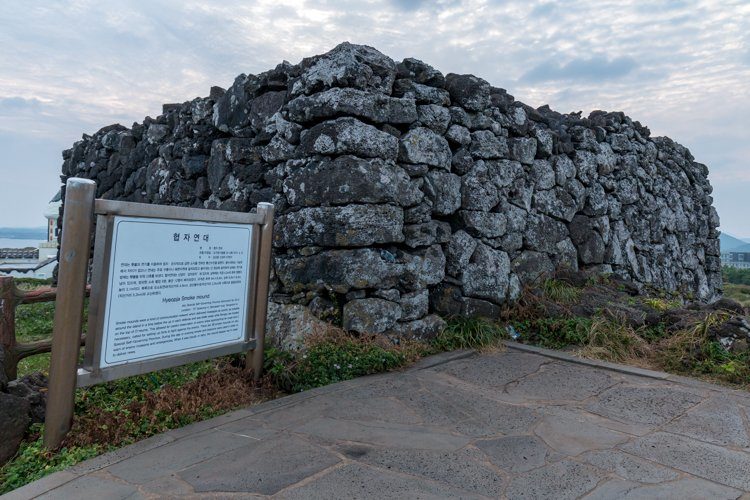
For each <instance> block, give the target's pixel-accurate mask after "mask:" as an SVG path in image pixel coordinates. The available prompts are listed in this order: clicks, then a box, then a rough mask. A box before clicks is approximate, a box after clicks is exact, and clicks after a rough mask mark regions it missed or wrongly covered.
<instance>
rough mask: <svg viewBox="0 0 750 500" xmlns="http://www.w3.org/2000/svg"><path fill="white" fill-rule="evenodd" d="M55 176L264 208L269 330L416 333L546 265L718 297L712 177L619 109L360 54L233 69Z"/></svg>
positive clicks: (504, 293) (81, 149)
mask: <svg viewBox="0 0 750 500" xmlns="http://www.w3.org/2000/svg"><path fill="white" fill-rule="evenodd" d="M63 157H64V164H63V180H65V179H66V178H67V177H70V176H78V177H86V178H90V179H94V180H96V181H97V183H98V196H100V197H102V198H108V199H120V200H128V201H136V202H144V203H157V204H174V205H181V206H190V207H206V208H211V209H221V210H237V211H247V210H251V209H253V208H254V206H255V205H256V203H257V202H259V201H270V202H273V203H274V204H275V206H276V210H277V214H278V217H277V224H276V228H275V256H274V272H273V276H272V293H271V306H270V318H271V328H272V331H273V330H274V329H276V330H277V331H278V332H283V333H284V334H289V333H290V330H293V332H291V333H294V334H300V332H304V331H305V329H307V330H309V329H311V328H313V327H314V326H315V322H317V321H318V318H320V319H323V320H330V321H334V322H340V323H341V324H342V325H343V326H344V327H345V328H346V329H348V330H353V331H358V332H375V333H384V334H387V335H391V336H393V337H406V336H409V337H412V336H416V337H427V336H430V335H434V334H435V332H436V331H438V330H439V329H440V327H441V326H442V320H441V319H440V318H439V317H438V316H437V314H441V315H445V314H467V315H474V314H481V315H489V316H492V315H493V314H495V313H497V311H498V306H499V305H501V304H503V303H504V302H506V301H512V300H514V299H515V298H516V297H518V295H519V293H520V292H521V289H522V286H523V285H524V284H528V283H532V282H534V281H535V280H539V279H542V278H543V277H544V276H548V275H550V274H552V273H554V272H555V270H557V269H562V268H565V269H572V270H577V269H579V268H580V269H582V270H590V271H592V272H599V273H613V274H614V275H617V276H619V277H621V278H624V279H627V280H632V281H633V282H635V283H636V284H638V285H639V286H653V287H657V288H661V289H666V290H669V291H677V292H681V293H684V294H688V295H690V296H692V297H695V298H698V299H701V300H711V299H713V298H714V297H715V296H716V295H717V293H718V292H720V289H721V275H720V260H719V241H718V239H717V238H718V232H717V230H716V228H717V226H718V223H719V221H718V216H717V214H716V211H715V210H714V208H713V207H712V198H711V196H710V193H711V186H710V185H709V182H708V180H707V174H708V169H707V168H706V166H705V165H702V164H700V163H696V162H695V161H694V159H693V156H692V155H691V154H690V152H689V151H688V150H687V149H686V148H685V147H683V146H681V145H679V144H677V143H675V142H674V141H672V140H671V139H668V138H665V137H656V138H654V137H650V133H649V130H648V128H646V127H644V126H642V125H641V124H640V123H638V122H634V121H632V120H631V119H630V118H628V117H627V116H625V115H624V114H623V113H607V112H604V111H594V112H592V113H591V114H590V115H589V116H588V118H583V117H581V115H580V113H574V114H560V113H557V112H554V111H552V110H551V109H549V107H548V106H543V107H541V108H538V109H534V108H531V107H530V106H527V105H525V104H523V103H521V102H519V101H516V100H515V99H514V98H513V96H511V95H509V94H508V93H507V92H506V91H505V90H503V89H500V88H496V87H493V86H491V85H490V84H489V83H488V82H486V81H485V80H483V79H481V78H478V77H476V76H472V75H458V74H448V75H445V76H444V75H442V74H441V73H440V72H439V71H437V70H435V69H434V68H432V67H431V66H429V65H428V64H425V63H423V62H421V61H418V60H416V59H405V60H403V61H402V62H400V63H396V62H394V61H393V60H391V59H390V58H389V57H387V56H385V55H383V54H381V53H380V52H378V51H377V50H375V49H374V48H371V47H367V46H360V45H353V44H350V43H342V44H341V45H339V46H337V47H336V48H335V49H333V50H332V51H330V52H328V53H326V54H323V55H319V56H315V57H311V58H308V59H304V60H303V61H302V62H300V63H299V64H296V65H292V64H289V63H287V62H284V63H282V64H280V65H279V66H277V67H276V68H275V69H273V70H270V71H268V72H265V73H262V74H260V75H244V74H242V75H240V76H238V77H237V79H236V80H235V81H234V83H233V84H232V86H231V87H230V88H229V89H228V90H226V91H225V90H223V89H220V88H218V87H214V88H212V89H211V93H210V95H209V96H208V97H205V98H197V99H194V100H192V101H190V102H186V103H184V104H170V105H165V106H164V110H163V114H162V115H160V116H158V117H157V118H150V117H148V118H146V119H145V120H144V121H143V123H135V124H133V126H132V127H131V128H130V129H128V128H125V127H123V126H121V125H112V126H109V127H105V128H103V129H101V130H100V131H99V132H97V133H96V134H94V135H93V136H87V135H84V137H83V140H81V141H79V142H77V143H75V144H74V146H73V147H72V148H71V149H69V150H67V151H65V152H64V153H63Z"/></svg>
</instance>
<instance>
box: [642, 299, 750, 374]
mask: <svg viewBox="0 0 750 500" xmlns="http://www.w3.org/2000/svg"><path fill="white" fill-rule="evenodd" d="M727 317H728V315H727V314H726V313H720V312H719V313H711V314H709V315H708V316H706V318H705V319H704V320H703V321H701V322H699V323H698V324H696V325H695V326H693V327H692V328H687V329H684V330H681V331H679V332H676V333H675V334H673V335H671V336H669V337H667V338H665V339H663V340H662V341H661V342H660V343H658V344H657V346H656V348H657V350H658V353H659V357H658V361H659V362H660V364H661V366H662V367H663V368H664V369H665V370H667V371H671V372H676V373H683V374H686V375H696V376H709V377H711V378H717V379H719V380H721V381H724V382H730V383H733V384H742V385H747V386H750V354H749V353H748V352H742V353H733V352H729V351H728V350H727V349H726V348H724V346H723V345H721V343H719V342H717V341H715V340H713V339H712V338H711V336H710V335H709V331H710V329H711V327H714V326H717V325H719V324H720V323H722V322H723V321H725V320H726V319H727Z"/></svg>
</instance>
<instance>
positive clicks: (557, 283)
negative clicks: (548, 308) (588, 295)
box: [542, 279, 581, 304]
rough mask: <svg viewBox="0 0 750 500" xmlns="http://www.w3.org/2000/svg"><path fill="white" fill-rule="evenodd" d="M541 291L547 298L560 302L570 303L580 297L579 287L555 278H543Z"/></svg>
mask: <svg viewBox="0 0 750 500" xmlns="http://www.w3.org/2000/svg"><path fill="white" fill-rule="evenodd" d="M542 292H544V296H545V297H546V298H547V299H549V300H551V301H553V302H558V303H560V304H572V303H573V302H576V301H578V299H580V297H581V290H580V289H579V288H576V287H574V286H573V285H571V284H569V283H566V282H565V281H561V280H557V279H548V280H545V281H544V283H543V284H542Z"/></svg>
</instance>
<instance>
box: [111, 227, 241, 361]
mask: <svg viewBox="0 0 750 500" xmlns="http://www.w3.org/2000/svg"><path fill="white" fill-rule="evenodd" d="M252 231H253V226H252V225H247V224H244V225H243V224H221V223H210V222H196V221H178V220H168V219H144V218H139V217H115V218H114V220H113V229H112V233H113V234H112V245H111V249H110V258H109V273H108V274H109V283H108V290H107V294H106V302H105V305H104V323H103V330H102V342H101V355H100V362H99V366H100V367H109V366H116V365H120V364H125V363H132V362H136V361H145V360H148V359H155V358H159V357H162V356H168V355H175V354H180V353H188V352H193V351H199V350H203V349H207V348H211V347H216V346H220V345H225V344H231V343H237V342H243V341H244V339H245V328H246V325H247V314H248V280H249V279H250V266H249V263H250V242H251V241H252Z"/></svg>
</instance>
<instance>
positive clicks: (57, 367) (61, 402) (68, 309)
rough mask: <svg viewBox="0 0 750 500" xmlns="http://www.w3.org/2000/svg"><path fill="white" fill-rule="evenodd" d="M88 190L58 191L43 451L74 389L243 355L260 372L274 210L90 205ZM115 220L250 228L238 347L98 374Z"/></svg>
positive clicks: (55, 438)
mask: <svg viewBox="0 0 750 500" xmlns="http://www.w3.org/2000/svg"><path fill="white" fill-rule="evenodd" d="M95 190H96V184H95V183H94V182H93V181H90V180H87V179H78V178H71V179H69V180H68V182H67V184H66V195H65V211H64V212H63V233H62V242H61V248H60V262H59V274H58V276H59V277H58V298H57V306H56V310H55V326H54V332H53V340H52V358H51V361H50V382H49V395H48V400H47V414H46V419H45V431H44V444H45V446H46V447H47V448H49V449H54V448H57V447H58V446H59V445H60V444H61V443H62V440H63V438H64V437H65V434H66V433H67V432H68V430H69V429H70V425H71V423H72V417H73V402H74V401H73V400H74V395H75V388H76V386H78V387H84V386H88V385H93V384H97V383H101V382H107V381H110V380H115V379H118V378H122V377H127V376H131V375H138V374H142V373H147V372H150V371H155V370H161V369H164V368H171V367H175V366H179V365H183V364H187V363H192V362H195V361H201V360H205V359H210V358H214V357H218V356H224V355H228V354H235V353H239V352H247V353H248V354H247V358H246V359H247V363H246V365H247V367H248V369H251V370H253V376H254V378H255V379H256V380H258V379H259V378H260V375H261V372H262V368H263V341H264V336H265V323H266V312H267V311H266V309H267V305H268V285H269V275H270V269H271V247H272V238H273V215H274V206H273V204H271V203H259V204H258V206H257V210H256V212H255V213H240V212H225V211H217V210H206V209H199V208H187V207H175V206H164V205H149V204H143V203H131V202H122V201H113V200H94V192H95ZM94 216H96V234H95V239H94V257H93V262H92V269H91V299H90V303H89V315H88V334H87V336H86V344H85V350H84V358H83V363H82V366H81V367H77V366H76V365H77V364H78V363H77V362H78V355H79V347H78V346H79V345H80V332H81V326H82V321H83V290H84V288H85V285H86V276H87V272H88V267H89V252H90V235H91V232H92V224H93V219H94ZM116 217H118V218H119V217H129V218H135V219H134V220H137V219H143V220H144V221H146V220H149V219H166V220H168V221H175V222H176V223H177V222H180V221H184V222H188V223H194V222H205V223H208V224H209V225H213V224H216V225H221V224H222V223H224V224H232V225H234V226H235V227H236V225H247V226H250V227H252V230H251V233H250V237H249V239H250V245H249V252H248V262H247V273H248V275H247V293H246V295H245V297H244V298H245V299H246V302H245V308H246V318H245V319H246V321H245V325H244V335H243V336H242V338H241V339H240V340H239V341H236V342H231V343H222V344H220V345H218V346H215V347H207V348H205V349H204V348H198V349H195V350H190V351H187V352H182V353H178V354H174V355H168V354H167V355H164V356H159V357H151V358H149V359H145V360H143V361H138V362H128V363H124V364H116V365H113V366H103V365H104V364H103V363H102V362H101V359H100V355H101V351H102V343H103V341H104V333H105V325H104V319H105V305H106V304H107V293H108V290H109V284H110V279H111V278H112V277H111V276H109V273H110V262H111V258H112V250H113V234H114V233H115V220H116Z"/></svg>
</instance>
